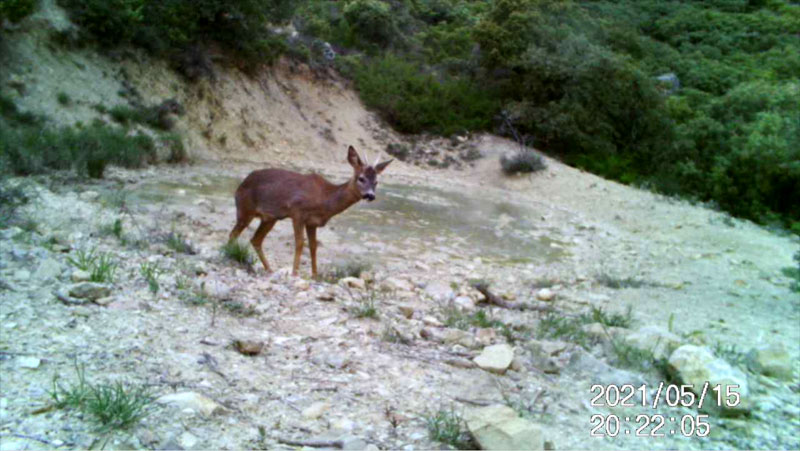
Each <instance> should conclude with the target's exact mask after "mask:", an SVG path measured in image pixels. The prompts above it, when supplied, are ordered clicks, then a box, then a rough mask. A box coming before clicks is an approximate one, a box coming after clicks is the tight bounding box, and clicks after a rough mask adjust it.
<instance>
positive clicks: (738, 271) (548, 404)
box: [0, 0, 800, 450]
mask: <svg viewBox="0 0 800 451" xmlns="http://www.w3.org/2000/svg"><path fill="white" fill-rule="evenodd" d="M123 3H124V4H125V5H136V4H143V3H141V2H139V3H137V2H135V1H130V2H123ZM481 3H482V2H475V3H474V4H472V3H470V4H471V5H472V6H473V7H474V8H476V9H479V6H480V4H481ZM498 3H503V2H498ZM61 4H63V5H67V6H69V5H70V4H73V5H74V3H73V2H71V1H65V2H61V3H59V4H56V3H55V2H54V1H53V0H42V1H41V3H40V4H39V5H38V9H36V10H35V11H34V12H33V13H32V14H30V15H27V16H25V17H24V18H21V19H20V20H19V21H18V22H15V23H11V21H10V20H7V21H6V23H5V25H4V27H3V29H2V35H0V36H2V41H0V68H2V69H1V70H0V90H2V91H1V92H2V100H3V102H2V104H0V106H2V121H1V122H0V126H2V127H0V137H2V138H3V142H2V146H3V147H2V150H3V151H4V152H6V153H4V154H3V155H4V158H6V159H4V160H3V163H4V164H6V163H8V162H9V161H10V162H11V163H9V164H12V165H15V166H13V168H14V169H16V170H14V171H12V170H7V171H5V170H4V171H3V172H2V179H1V180H0V201H1V202H0V209H1V210H2V215H0V217H2V219H0V382H2V383H0V449H3V450H4V449H75V448H81V449H83V448H86V449H133V448H135V449H145V448H146V449H212V448H214V449H222V448H225V449H244V448H247V449H297V448H299V447H300V446H303V445H306V446H307V447H314V448H317V447H329V448H339V449H371V450H373V449H406V450H413V449H436V448H445V447H453V448H475V447H478V446H480V447H482V448H484V449H492V448H496V447H497V446H498V445H497V444H496V443H494V445H492V444H491V442H490V441H487V440H490V439H489V438H487V434H484V433H482V432H481V431H480V429H481V428H479V427H478V426H476V425H477V424H480V423H481V421H484V422H488V423H494V424H495V426H492V427H497V428H502V427H509V428H510V427H511V426H510V425H514V427H519V428H520V429H519V430H521V431H522V432H517V433H515V434H517V435H514V436H513V437H512V438H511V439H510V440H522V441H516V442H513V443H514V444H515V445H516V446H514V447H518V448H530V449H597V448H604V449H605V448H607V449H641V448H653V449H732V448H733V449H796V448H798V447H800V442H799V441H798V438H797V436H796V434H795V433H794V432H795V431H796V430H797V429H798V427H800V410H799V409H798V405H800V348H798V347H797V343H800V326H798V324H800V296H798V291H797V290H798V289H799V288H800V287H798V284H800V273H797V272H796V271H800V270H798V269H796V268H797V264H798V262H797V261H795V260H794V259H793V258H794V256H796V255H800V241H799V240H798V237H797V236H796V235H792V234H789V233H785V232H781V231H776V230H774V229H768V228H765V227H763V226H760V225H758V224H756V223H753V222H751V221H748V220H743V219H737V218H735V217H732V216H730V215H729V214H727V213H724V212H721V211H719V210H715V209H712V208H709V207H708V206H707V205H702V204H695V203H692V202H689V201H686V200H681V199H679V198H671V197H666V196H664V195H661V194H657V193H655V192H653V191H649V190H644V189H639V188H635V187H632V186H626V185H623V184H620V183H617V182H614V181H611V180H607V179H604V178H601V177H599V176H597V175H595V174H591V173H589V172H585V171H583V170H581V169H578V168H575V167H572V166H569V165H567V164H565V163H563V162H561V161H559V160H558V159H555V158H553V157H552V156H548V155H547V154H542V153H541V152H540V151H539V150H534V149H521V147H520V144H519V142H518V141H515V140H513V139H509V138H507V137H503V136H498V135H495V134H492V133H489V132H488V131H486V130H483V129H482V128H481V127H477V128H476V129H474V130H469V131H463V130H458V131H457V133H455V134H454V135H453V136H447V137H441V136H438V135H427V134H407V133H401V132H400V131H398V129H396V128H393V127H392V124H393V119H392V117H391V116H386V115H385V114H382V111H381V110H380V109H378V110H374V109H370V108H367V106H365V104H366V105H370V102H369V101H368V100H367V98H364V97H363V94H364V93H363V91H362V92H361V93H360V94H359V92H358V86H359V79H358V77H357V76H356V77H351V76H350V75H342V73H344V74H347V71H346V70H342V68H339V70H335V69H336V68H334V67H327V66H320V65H317V64H314V61H307V60H306V61H305V62H304V60H303V59H302V58H300V56H302V55H300V56H298V55H297V54H295V53H292V52H296V50H286V53H284V54H283V56H279V57H277V56H276V58H275V60H274V61H273V62H272V64H270V65H264V66H258V67H257V68H249V67H247V66H246V65H242V64H240V63H236V64H234V62H232V61H230V60H228V59H226V58H229V57H230V55H232V54H235V55H239V56H238V57H241V55H240V54H238V53H226V49H225V47H224V45H222V44H220V43H219V42H214V43H207V44H208V48H209V49H210V50H209V52H211V53H212V54H214V55H218V56H219V57H214V58H211V59H210V60H209V61H207V63H208V64H209V66H208V68H210V70H211V73H213V77H211V76H209V77H200V78H198V79H196V80H189V79H187V77H186V74H185V73H182V72H181V70H179V69H177V68H176V67H175V66H174V60H171V59H170V58H168V57H165V56H164V55H165V54H166V53H168V52H167V51H166V50H163V52H165V53H158V52H155V51H154V50H152V49H146V48H144V47H142V46H141V45H140V44H141V43H140V42H139V41H137V39H140V38H137V37H136V36H133V37H128V38H126V39H129V40H130V41H131V42H130V43H132V44H133V45H127V46H123V47H110V48H109V47H103V46H102V45H101V44H102V43H99V42H93V43H86V42H85V43H82V44H80V45H79V42H80V40H78V39H76V40H75V41H73V40H72V38H70V36H73V37H75V36H77V35H76V34H75V33H77V31H76V30H77V29H78V28H76V27H77V26H78V25H79V24H77V23H76V22H75V20H76V19H75V18H70V15H69V14H68V12H67V11H68V9H65V8H63V7H62V6H59V5H61ZM85 4H94V3H93V2H86V3H85ZM163 4H164V5H166V4H173V3H163ZM174 4H175V5H180V4H182V3H181V2H175V3H174ZM216 4H217V3H216V2H210V3H209V5H216ZM243 4H250V5H252V4H255V3H249V2H243ZM282 4H283V2H275V3H270V5H274V6H275V7H276V8H278V9H277V10H275V11H273V13H274V14H279V13H280V12H281V11H282V10H281V9H280V8H279V7H280V5H282ZM314 4H316V3H313V2H312V3H309V5H312V6H313V5H314ZM426 4H427V3H426ZM431 4H433V3H431ZM443 4H444V2H443ZM447 4H450V3H447ZM459 4H460V3H459ZM609 4H610V3H603V2H597V6H598V7H600V6H602V5H606V7H607V6H608V5H609ZM134 9H135V8H134ZM2 11H3V13H4V14H6V11H5V10H2ZM140 13H141V14H145V13H143V12H141V11H140ZM281 14H284V13H281ZM285 14H287V15H288V13H285ZM6 17H7V18H9V17H12V16H9V15H6ZM438 23H442V22H441V21H440V22H438ZM323 31H325V30H322V31H319V32H320V33H322V32H323ZM328 31H329V32H332V31H335V30H328ZM340 31H341V30H340ZM187 33H188V32H187ZM215 37H216V38H217V39H222V38H224V36H222V35H217V36H215ZM65 42H66V43H67V44H68V45H67V44H65ZM70 42H71V44H70ZM222 42H223V43H224V41H222ZM270 45H272V44H270ZM351 45H355V44H354V43H351ZM337 46H338V44H337ZM341 49H342V48H341V47H340V48H339V50H341ZM392 49H394V47H392ZM245 50H246V49H240V51H245ZM262 50H263V49H262ZM392 51H394V50H392ZM447 51H448V52H449V51H451V50H447ZM345 53H346V52H342V53H340V54H339V56H340V57H341V59H344V60H346V59H347V57H348V55H347V54H345ZM351 55H352V54H351ZM238 57H237V58H238ZM337 58H338V57H337ZM309 62H310V63H311V64H308V63H309ZM204 64H205V63H204ZM337 64H338V63H337ZM364 67H367V66H364ZM362 86H363V85H362ZM438 94H441V92H439V93H438ZM162 113H163V114H162ZM437 120H438V119H437ZM394 125H395V126H396V125H397V124H394ZM512 125H513V124H512ZM518 125H519V124H517V126H518ZM400 130H403V128H402V127H400ZM403 131H406V132H407V131H408V130H403ZM348 145H354V146H355V147H356V148H358V149H359V151H360V152H362V154H363V155H364V156H366V157H368V158H369V160H370V161H372V160H374V159H375V158H376V157H379V156H380V158H381V159H385V158H389V157H390V156H395V157H396V158H398V159H397V160H396V161H394V162H393V163H392V164H391V165H390V166H389V167H388V169H387V170H386V171H385V172H384V173H383V174H382V175H380V177H379V179H380V185H379V187H378V189H377V200H376V201H375V202H372V203H366V202H361V203H359V204H357V205H355V206H354V207H352V208H350V209H349V210H347V211H345V212H344V213H342V214H341V215H338V216H336V217H334V218H333V219H332V220H331V222H330V224H329V225H328V226H327V227H325V228H322V229H320V231H319V239H320V241H321V245H320V250H319V254H320V269H321V271H322V272H323V273H324V277H323V278H322V279H321V280H311V279H309V274H310V267H309V255H308V252H307V251H304V253H303V260H302V265H301V268H300V269H301V270H300V276H301V277H292V276H290V265H291V261H292V257H293V249H292V248H291V243H292V241H293V240H292V227H291V223H290V222H289V221H281V222H279V223H278V224H277V225H276V226H275V229H274V231H272V232H271V233H270V234H269V235H268V236H267V239H266V241H265V245H264V247H265V252H266V253H267V255H268V258H269V259H270V262H271V263H272V265H273V268H275V269H277V270H276V271H275V272H274V273H272V274H266V273H265V272H264V271H263V268H262V267H261V266H260V265H256V264H253V261H252V260H250V262H249V263H247V262H245V263H243V264H242V263H237V262H235V261H232V260H231V258H229V257H230V256H231V255H233V254H232V253H230V252H229V253H228V255H226V254H225V253H224V252H223V251H221V248H222V246H223V244H224V243H225V241H226V240H227V236H228V233H229V232H230V229H231V228H232V226H233V224H234V222H235V221H234V219H235V206H234V202H233V192H234V190H235V188H236V186H237V185H238V183H239V182H240V181H241V179H242V178H243V177H244V176H245V175H246V174H248V173H249V172H250V171H252V170H254V169H256V168H262V167H281V168H286V169H293V170H298V171H301V172H311V171H316V172H318V173H321V174H323V175H325V176H326V177H327V178H329V179H330V180H332V181H335V182H337V183H338V182H342V181H344V180H345V179H346V178H347V177H350V176H351V174H352V169H351V168H350V167H349V166H348V164H347V162H346V160H345V156H346V149H347V146H348ZM518 152H523V153H525V152H532V153H533V154H535V155H539V156H540V157H541V159H542V160H541V161H542V162H543V163H544V165H545V168H544V169H543V170H540V171H538V172H534V173H531V174H523V175H515V176H509V175H506V174H505V173H504V172H503V171H502V170H501V165H500V162H499V160H500V159H501V158H502V157H504V156H509V155H515V154H517V153H518ZM390 153H391V155H390ZM399 155H402V156H403V159H400V158H399ZM98 160H99V161H102V162H103V163H102V164H101V166H100V169H99V170H98V169H97V167H96V166H93V165H95V164H96V162H97V161H98ZM402 160H405V161H402ZM431 161H433V162H435V163H431ZM4 169H8V167H4ZM19 169H24V170H19ZM26 171H28V172H26ZM93 171H95V172H93ZM98 171H99V173H98ZM86 175H89V177H87V176H86ZM256 225H257V224H252V225H251V226H250V227H249V229H248V230H246V231H245V232H244V234H243V235H242V238H243V239H242V240H241V242H242V244H245V245H246V244H247V241H246V240H248V239H249V238H250V236H251V235H252V234H253V233H254V231H255V228H256ZM233 256H235V255H233ZM250 258H251V259H252V256H251V257H250ZM487 287H488V290H489V292H490V293H492V294H494V295H496V296H497V299H499V301H498V300H497V299H495V301H494V303H491V302H488V301H487V298H486V296H485V295H484V294H483V293H482V292H481V291H480V289H484V290H485V289H487ZM509 307H512V308H509ZM487 360H491V362H487ZM498 362H499V363H498ZM697 373H700V376H697ZM698 378H699V379H698ZM702 378H705V380H709V381H711V382H712V384H713V383H719V384H721V385H722V387H726V388H728V389H730V388H733V390H734V391H736V392H737V393H739V394H741V403H740V404H739V405H737V406H735V407H734V406H730V407H728V408H718V409H714V408H713V407H712V408H705V409H702V410H701V409H698V408H697V406H696V405H692V406H689V407H680V406H678V407H670V406H668V405H666V403H664V402H662V403H660V404H659V406H658V408H652V406H651V405H649V403H648V406H647V407H639V406H631V407H620V406H617V407H611V406H608V405H597V404H598V403H597V402H594V401H593V398H594V395H595V394H596V391H593V390H592V386H593V385H596V384H600V385H602V386H606V387H607V386H610V385H616V386H622V385H623V384H632V385H634V386H636V387H639V386H641V385H642V384H646V394H645V396H647V399H648V400H649V401H650V402H652V401H653V399H654V396H655V395H656V392H657V387H658V385H659V383H660V382H665V383H666V384H670V383H684V384H691V383H696V382H697V381H698V380H703V379H702ZM115 384H119V385H115ZM734 384H735V385H738V386H736V387H734ZM697 386H698V387H699V385H697ZM104 390H105V391H104ZM114 390H116V391H114ZM634 399H637V400H638V397H636V398H634ZM98 400H99V401H98ZM125 400H127V401H130V402H129V403H128V404H125V403H124V402H120V401H125ZM101 401H102V402H101ZM604 403H605V402H601V403H600V404H604ZM712 404H713V403H712ZM120 405H123V408H119V406H120ZM124 406H128V407H124ZM500 406H502V407H500ZM115 409H116V410H115ZM484 409H488V410H484ZM492 409H495V410H492ZM497 409H500V410H497ZM498 412H501V413H502V414H498ZM612 414H613V415H618V416H619V417H620V418H624V417H625V416H629V417H630V418H636V417H637V415H647V416H648V417H649V416H651V415H664V418H679V419H681V418H683V419H685V418H688V420H685V421H691V422H692V424H693V425H695V426H696V425H699V424H700V423H701V422H707V424H708V425H709V431H710V434H709V435H708V436H707V437H703V436H701V434H700V433H699V432H700V431H701V428H693V430H692V431H691V433H685V434H682V433H681V432H680V426H681V425H680V424H678V422H672V423H669V424H667V425H665V428H664V429H665V430H666V429H671V430H672V431H673V432H674V431H678V432H674V433H669V432H668V431H667V432H666V433H665V436H664V437H654V436H648V435H649V434H650V432H651V431H652V432H658V431H657V430H655V431H654V428H653V427H652V425H651V427H648V428H645V430H646V433H647V434H648V435H645V436H636V434H635V433H631V434H624V433H622V434H620V435H619V436H617V437H609V436H608V435H609V434H603V435H606V436H605V437H604V438H598V437H593V436H591V435H590V433H591V431H592V429H593V427H594V426H596V421H595V420H592V421H590V418H591V417H592V416H593V415H602V416H603V418H608V417H609V415H612ZM126 415H128V416H126ZM481 415H482V416H481ZM703 415H707V417H703ZM479 417H480V418H479ZM653 421H656V420H653ZM626 423H627V426H628V429H629V430H630V431H635V429H636V427H638V426H641V423H638V424H635V423H634V422H632V421H630V422H626ZM623 426H624V425H623ZM630 426H633V427H632V428H631V427H630ZM489 429H490V430H491V429H492V428H491V427H490V428H489ZM519 430H518V431H519ZM525 434H528V435H525ZM512 435H513V434H512ZM683 435H688V436H689V437H684V436H683ZM520 443H522V445H520Z"/></svg>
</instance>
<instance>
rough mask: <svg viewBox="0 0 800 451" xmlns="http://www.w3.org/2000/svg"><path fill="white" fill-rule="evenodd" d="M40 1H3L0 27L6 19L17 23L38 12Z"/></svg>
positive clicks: (1, 3)
mask: <svg viewBox="0 0 800 451" xmlns="http://www.w3.org/2000/svg"><path fill="white" fill-rule="evenodd" d="M38 3H39V0H3V1H2V2H0V25H1V24H2V23H3V20H4V19H8V21H9V22H11V23H17V22H19V21H21V20H22V19H24V18H26V17H27V16H29V15H30V14H31V13H33V12H34V11H35V10H36V7H37V5H38Z"/></svg>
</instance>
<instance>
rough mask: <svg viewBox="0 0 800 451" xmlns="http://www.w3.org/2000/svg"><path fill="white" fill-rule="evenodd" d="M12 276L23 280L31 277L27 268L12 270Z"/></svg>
mask: <svg viewBox="0 0 800 451" xmlns="http://www.w3.org/2000/svg"><path fill="white" fill-rule="evenodd" d="M12 277H13V278H14V279H15V280H18V281H25V280H28V279H30V278H31V272H30V271H28V270H27V269H18V270H16V271H14V275H13V276H12Z"/></svg>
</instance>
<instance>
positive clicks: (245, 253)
mask: <svg viewBox="0 0 800 451" xmlns="http://www.w3.org/2000/svg"><path fill="white" fill-rule="evenodd" d="M222 255H223V256H224V257H226V258H227V259H229V260H232V261H234V262H236V263H239V264H240V265H251V264H252V263H253V254H251V253H250V248H249V247H247V245H246V244H242V243H240V242H239V241H236V240H233V241H229V242H227V243H225V245H224V246H222Z"/></svg>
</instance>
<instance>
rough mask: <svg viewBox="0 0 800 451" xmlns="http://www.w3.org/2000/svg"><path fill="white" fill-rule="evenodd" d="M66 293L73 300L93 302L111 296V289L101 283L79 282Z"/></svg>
mask: <svg viewBox="0 0 800 451" xmlns="http://www.w3.org/2000/svg"><path fill="white" fill-rule="evenodd" d="M67 292H68V293H69V295H70V296H72V297H74V298H78V299H88V300H90V301H95V300H97V299H100V298H104V297H106V296H109V295H111V288H110V287H109V286H108V285H104V284H102V283H96V282H80V283H76V284H74V285H72V286H70V287H69V289H68V290H67Z"/></svg>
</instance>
